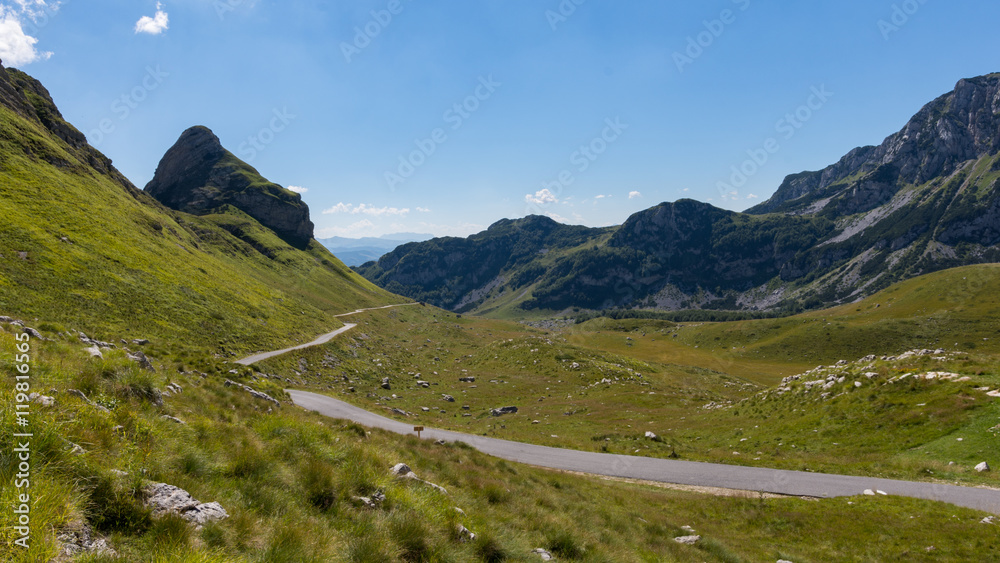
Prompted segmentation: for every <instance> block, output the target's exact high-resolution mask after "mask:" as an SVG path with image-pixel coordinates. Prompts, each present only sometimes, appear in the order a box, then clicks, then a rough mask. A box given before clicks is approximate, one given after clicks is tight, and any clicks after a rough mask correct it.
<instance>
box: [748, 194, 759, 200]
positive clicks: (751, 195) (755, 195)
mask: <svg viewBox="0 0 1000 563" xmlns="http://www.w3.org/2000/svg"><path fill="white" fill-rule="evenodd" d="M757 198H758V196H757V194H747V199H757Z"/></svg>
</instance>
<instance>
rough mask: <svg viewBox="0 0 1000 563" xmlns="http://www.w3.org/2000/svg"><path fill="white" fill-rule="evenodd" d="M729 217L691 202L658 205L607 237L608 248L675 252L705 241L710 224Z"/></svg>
mask: <svg viewBox="0 0 1000 563" xmlns="http://www.w3.org/2000/svg"><path fill="white" fill-rule="evenodd" d="M731 214H733V212H731V211H726V210H724V209H719V208H718V207H715V206H713V205H710V204H708V203H702V202H700V201H695V200H693V199H681V200H678V201H676V202H673V203H661V204H660V205H657V206H655V207H651V208H649V209H646V210H644V211H640V212H638V213H635V214H634V215H632V216H631V217H629V218H628V220H627V221H625V224H623V225H622V226H621V228H620V229H618V231H617V232H616V233H615V234H614V236H613V237H611V241H610V244H611V245H612V246H632V245H635V244H636V243H641V244H643V245H649V244H655V245H656V246H658V247H661V248H663V249H671V250H678V249H680V248H683V247H684V246H685V245H686V243H689V242H691V241H703V240H706V239H707V238H708V237H709V236H710V235H711V230H712V226H713V225H714V223H715V222H716V221H718V220H719V219H720V218H722V217H725V216H726V215H731Z"/></svg>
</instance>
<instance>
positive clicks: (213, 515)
mask: <svg viewBox="0 0 1000 563" xmlns="http://www.w3.org/2000/svg"><path fill="white" fill-rule="evenodd" d="M144 491H145V493H146V495H147V498H146V506H148V507H149V508H151V509H152V511H153V517H154V518H158V517H160V516H164V515H166V514H171V513H173V514H177V515H178V516H180V517H181V518H183V519H185V520H187V521H188V522H191V523H192V524H194V525H195V526H197V527H199V528H200V527H201V526H202V525H204V524H207V523H209V522H215V521H217V520H224V519H226V518H229V514H228V513H227V512H226V510H225V509H224V508H222V505H221V504H219V503H217V502H209V503H201V502H198V501H197V500H195V499H194V498H192V497H191V495H190V494H189V493H188V492H187V491H185V490H184V489H181V488H179V487H175V486H173V485H168V484H166V483H151V484H149V485H148V486H146V488H145V489H144Z"/></svg>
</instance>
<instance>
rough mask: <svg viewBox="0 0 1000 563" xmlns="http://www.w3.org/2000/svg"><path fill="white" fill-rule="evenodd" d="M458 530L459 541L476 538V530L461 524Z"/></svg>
mask: <svg viewBox="0 0 1000 563" xmlns="http://www.w3.org/2000/svg"><path fill="white" fill-rule="evenodd" d="M457 532H458V541H460V542H463V543H464V542H467V541H475V539H476V534H475V532H472V531H470V530H469V529H468V528H466V527H465V526H463V525H461V524H459V525H458V529H457Z"/></svg>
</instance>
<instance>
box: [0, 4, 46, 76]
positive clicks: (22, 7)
mask: <svg viewBox="0 0 1000 563" xmlns="http://www.w3.org/2000/svg"><path fill="white" fill-rule="evenodd" d="M15 2H16V4H17V5H16V6H12V5H5V4H0V59H2V60H3V62H4V64H5V65H6V66H23V65H26V64H31V63H33V62H36V61H44V60H46V59H48V58H49V57H51V56H52V53H51V52H48V51H39V50H38V49H37V48H36V47H35V44H37V43H38V39H36V38H34V37H32V36H30V35H28V34H27V33H25V31H24V27H22V25H21V22H23V21H24V20H31V21H36V20H37V19H38V18H40V17H42V16H44V15H46V12H55V11H56V10H58V9H59V4H60V3H59V2H54V3H52V4H46V3H45V2H44V0H15Z"/></svg>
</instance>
